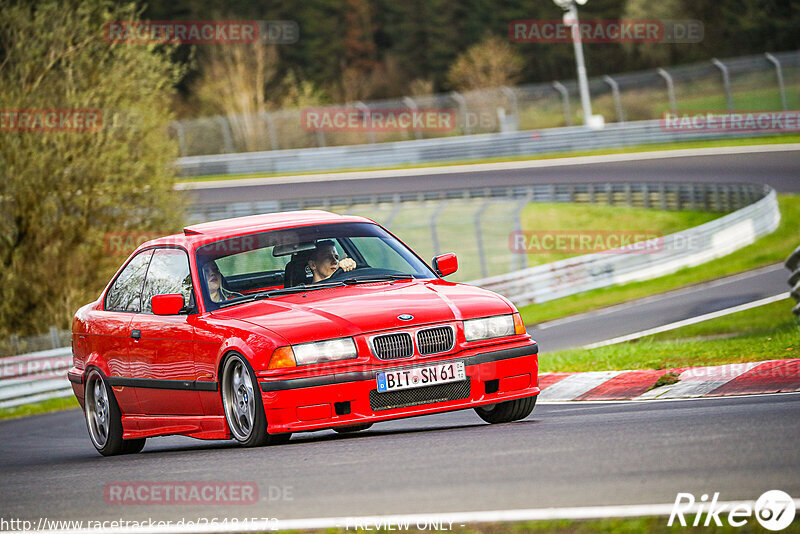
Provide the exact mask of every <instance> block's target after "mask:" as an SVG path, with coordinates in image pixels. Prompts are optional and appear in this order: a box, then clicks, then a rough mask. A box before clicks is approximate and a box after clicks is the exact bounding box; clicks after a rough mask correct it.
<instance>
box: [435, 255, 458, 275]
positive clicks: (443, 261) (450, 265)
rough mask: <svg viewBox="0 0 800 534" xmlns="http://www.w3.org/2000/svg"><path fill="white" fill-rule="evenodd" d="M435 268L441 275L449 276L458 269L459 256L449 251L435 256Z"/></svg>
mask: <svg viewBox="0 0 800 534" xmlns="http://www.w3.org/2000/svg"><path fill="white" fill-rule="evenodd" d="M432 263H433V269H434V270H435V271H436V274H438V275H439V276H447V275H448V274H453V273H454V272H456V271H457V270H458V258H457V257H456V254H455V252H448V253H447V254H442V255H441V256H436V257H435V258H433V261H432Z"/></svg>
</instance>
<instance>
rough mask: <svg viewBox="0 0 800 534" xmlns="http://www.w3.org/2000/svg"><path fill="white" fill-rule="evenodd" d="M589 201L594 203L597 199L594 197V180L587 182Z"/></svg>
mask: <svg viewBox="0 0 800 534" xmlns="http://www.w3.org/2000/svg"><path fill="white" fill-rule="evenodd" d="M589 203H590V204H596V203H597V199H596V198H595V197H594V182H592V183H590V184H589Z"/></svg>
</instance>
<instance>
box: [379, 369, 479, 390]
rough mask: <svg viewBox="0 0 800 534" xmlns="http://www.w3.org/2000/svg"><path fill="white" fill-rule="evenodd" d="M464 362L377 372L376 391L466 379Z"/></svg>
mask: <svg viewBox="0 0 800 534" xmlns="http://www.w3.org/2000/svg"><path fill="white" fill-rule="evenodd" d="M466 378H467V375H466V372H465V370H464V362H448V363H439V364H436V365H427V366H425V367H411V368H406V369H396V370H394V371H386V372H382V373H378V379H377V380H378V391H380V392H381V393H384V392H386V391H397V390H398V389H411V388H419V387H422V386H432V385H434V384H444V383H446V382H458V381H459V380H466Z"/></svg>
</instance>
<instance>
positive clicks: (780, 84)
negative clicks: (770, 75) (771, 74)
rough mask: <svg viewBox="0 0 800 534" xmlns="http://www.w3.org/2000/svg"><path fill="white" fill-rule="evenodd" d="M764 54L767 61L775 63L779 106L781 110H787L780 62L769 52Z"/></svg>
mask: <svg viewBox="0 0 800 534" xmlns="http://www.w3.org/2000/svg"><path fill="white" fill-rule="evenodd" d="M764 55H765V56H766V57H767V61H769V62H770V63H772V64H773V65H775V74H777V75H778V90H779V91H780V92H781V108H782V109H783V111H789V105H788V104H787V103H786V87H784V85H783V68H781V62H780V61H778V58H776V57H775V56H773V55H772V54H770V53H769V52H767V53H766V54H764Z"/></svg>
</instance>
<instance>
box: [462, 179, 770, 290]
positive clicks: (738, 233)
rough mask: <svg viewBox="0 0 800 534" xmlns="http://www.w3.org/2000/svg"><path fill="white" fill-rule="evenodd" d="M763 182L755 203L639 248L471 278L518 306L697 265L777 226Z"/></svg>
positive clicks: (768, 191) (735, 248)
mask: <svg viewBox="0 0 800 534" xmlns="http://www.w3.org/2000/svg"><path fill="white" fill-rule="evenodd" d="M762 188H763V198H761V200H759V201H757V202H756V203H754V204H752V205H750V206H747V207H745V208H742V209H740V210H737V211H735V212H733V213H729V214H728V215H725V216H723V217H720V218H719V219H715V220H713V221H710V222H707V223H705V224H702V225H700V226H697V227H694V228H690V229H688V230H684V231H682V232H677V233H675V234H670V235H668V236H665V237H663V238H659V239H657V240H651V241H648V242H645V245H644V246H643V247H642V249H641V250H642V252H637V251H636V250H630V251H626V252H620V253H616V254H615V253H614V251H605V252H600V253H594V254H587V255H584V256H578V257H575V258H568V259H565V260H561V261H557V262H553V263H548V264H544V265H538V266H536V267H530V268H528V269H522V270H520V271H516V272H513V273H509V274H505V275H500V276H494V277H490V278H483V279H480V280H474V281H472V282H470V283H472V284H474V285H478V286H481V287H484V288H486V289H490V290H492V291H496V292H498V293H500V294H502V295H504V296H506V297H507V298H509V299H510V300H512V301H513V302H514V303H515V304H516V305H518V306H523V305H526V304H531V303H535V302H546V301H549V300H553V299H557V298H561V297H565V296H568V295H574V294H576V293H582V292H584V291H589V290H592V289H598V288H601V287H608V286H611V285H616V284H623V283H627V282H633V281H638V280H647V279H651V278H655V277H658V276H663V275H666V274H670V273H673V272H675V271H677V270H679V269H682V268H684V267H693V266H696V265H700V264H702V263H705V262H707V261H710V260H713V259H715V258H719V257H722V256H725V255H727V254H730V253H731V252H733V251H735V250H737V249H739V248H742V247H744V246H747V245H749V244H751V243H753V242H754V241H755V240H756V239H757V238H759V237H761V236H763V235H766V234H769V233H771V232H773V231H774V230H775V229H776V228H777V227H778V224H779V223H780V211H779V209H778V200H777V195H776V193H775V191H774V190H773V189H772V188H770V187H768V186H762Z"/></svg>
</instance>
